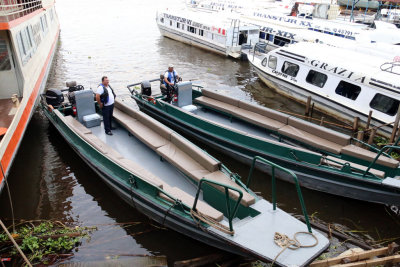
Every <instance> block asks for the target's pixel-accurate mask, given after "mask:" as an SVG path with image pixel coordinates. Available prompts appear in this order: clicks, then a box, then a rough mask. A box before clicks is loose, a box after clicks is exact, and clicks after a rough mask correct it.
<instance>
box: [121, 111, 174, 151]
mask: <svg viewBox="0 0 400 267" xmlns="http://www.w3.org/2000/svg"><path fill="white" fill-rule="evenodd" d="M113 117H114V118H115V120H116V121H117V122H118V123H119V124H121V125H122V126H124V127H125V129H126V130H128V131H129V132H130V133H132V134H133V135H134V136H135V137H136V138H138V139H139V140H140V141H142V142H143V143H145V144H146V145H147V146H149V147H150V148H152V149H157V148H159V147H162V146H164V145H166V144H167V143H168V142H169V140H167V139H166V138H164V137H162V136H161V135H160V134H158V133H157V132H155V131H153V130H152V129H150V128H149V127H147V126H145V124H143V123H141V122H140V121H138V120H137V119H134V118H132V117H130V116H129V115H127V114H126V113H124V112H122V111H120V110H118V109H117V108H115V109H114V112H113Z"/></svg>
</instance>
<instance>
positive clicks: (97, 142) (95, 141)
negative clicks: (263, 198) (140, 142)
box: [56, 110, 223, 221]
mask: <svg viewBox="0 0 400 267" xmlns="http://www.w3.org/2000/svg"><path fill="white" fill-rule="evenodd" d="M56 112H59V111H58V110H57V111H56ZM60 118H63V119H64V122H65V123H66V124H67V125H68V126H69V127H70V128H71V129H72V130H73V131H74V132H75V133H77V134H78V135H79V136H81V137H82V138H83V139H84V140H85V141H86V142H88V143H89V144H90V145H92V146H93V147H94V148H96V149H97V150H98V151H100V152H101V153H102V154H105V155H107V156H108V157H109V158H111V159H112V160H113V161H114V162H115V163H117V164H118V165H120V166H122V167H123V168H125V169H126V170H128V171H129V172H131V173H133V174H135V175H136V176H138V177H140V178H141V179H143V180H145V181H147V182H149V183H151V184H152V185H154V186H156V187H159V188H162V189H163V190H165V191H166V192H167V193H169V194H170V195H172V196H174V197H176V198H177V199H180V200H181V201H182V202H183V203H185V204H186V205H188V206H189V207H192V206H193V202H194V197H192V196H190V195H189V194H187V193H185V192H184V191H182V190H180V189H179V188H176V187H170V186H169V185H168V184H166V183H165V182H164V181H163V180H162V179H160V178H159V177H157V176H156V175H154V174H153V173H151V172H149V171H148V170H146V169H144V168H143V167H141V166H140V165H138V164H136V163H135V162H133V161H131V160H129V159H126V158H124V157H123V156H122V155H121V154H119V153H118V152H117V151H116V150H114V149H113V148H111V147H109V146H108V145H107V144H105V143H104V142H103V141H102V140H101V139H100V138H98V137H97V136H95V135H94V134H93V133H92V131H91V130H89V129H88V128H86V127H85V126H84V125H83V124H81V123H80V122H79V121H77V120H76V119H75V118H73V117H72V116H65V117H64V116H63V115H61V113H60ZM160 196H161V197H163V198H165V199H166V198H168V197H167V196H165V195H163V194H161V193H160ZM168 200H169V201H171V199H170V198H168ZM197 208H198V210H199V211H200V212H201V213H204V214H207V215H208V216H210V217H211V218H213V219H214V220H216V221H221V220H222V219H223V213H222V212H220V211H218V210H216V209H214V208H213V207H211V206H210V205H208V204H207V203H205V202H204V201H201V200H199V202H198V207H197Z"/></svg>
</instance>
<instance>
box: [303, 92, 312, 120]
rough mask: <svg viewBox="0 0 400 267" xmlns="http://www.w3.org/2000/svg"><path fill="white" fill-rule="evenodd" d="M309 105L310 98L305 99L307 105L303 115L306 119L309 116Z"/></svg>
mask: <svg viewBox="0 0 400 267" xmlns="http://www.w3.org/2000/svg"><path fill="white" fill-rule="evenodd" d="M310 105H311V96H308V97H307V104H306V112H305V113H304V115H306V116H307V117H308V116H309V114H310Z"/></svg>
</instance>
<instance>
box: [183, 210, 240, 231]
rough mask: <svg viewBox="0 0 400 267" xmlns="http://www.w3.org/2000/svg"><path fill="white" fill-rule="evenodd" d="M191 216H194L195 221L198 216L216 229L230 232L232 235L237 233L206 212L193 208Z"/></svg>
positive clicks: (198, 218)
mask: <svg viewBox="0 0 400 267" xmlns="http://www.w3.org/2000/svg"><path fill="white" fill-rule="evenodd" d="M190 216H192V219H193V220H194V221H196V218H197V220H199V221H202V222H204V223H206V224H208V225H210V226H211V227H214V228H215V229H217V230H220V231H221V232H224V233H226V234H230V235H234V234H235V231H233V230H232V231H231V230H230V229H229V227H228V226H225V225H223V224H221V223H220V222H218V221H216V220H214V219H213V218H211V217H210V216H208V215H206V214H203V213H201V212H198V211H194V210H193V209H191V210H190ZM198 225H199V227H200V228H201V226H200V223H198Z"/></svg>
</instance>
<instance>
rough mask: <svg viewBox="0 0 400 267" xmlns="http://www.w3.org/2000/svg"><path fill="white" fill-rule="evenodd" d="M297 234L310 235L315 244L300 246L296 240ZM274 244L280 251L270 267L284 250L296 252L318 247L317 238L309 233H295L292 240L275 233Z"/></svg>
mask: <svg viewBox="0 0 400 267" xmlns="http://www.w3.org/2000/svg"><path fill="white" fill-rule="evenodd" d="M299 234H305V235H310V236H312V237H313V238H314V239H315V243H314V244H311V245H302V244H301V243H300V241H299V240H298V239H297V235H299ZM274 242H275V244H276V245H278V246H279V247H281V248H282V250H281V251H280V252H279V253H278V255H276V256H275V258H274V260H273V261H272V264H271V266H274V263H275V262H276V260H277V259H278V257H279V256H280V255H281V254H282V253H283V252H284V251H285V250H286V249H292V250H296V249H299V248H312V247H315V246H317V245H318V238H317V237H316V236H315V235H314V234H313V233H309V232H296V233H295V234H294V236H293V238H289V237H288V236H287V235H285V234H281V233H279V232H275V235H274Z"/></svg>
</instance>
